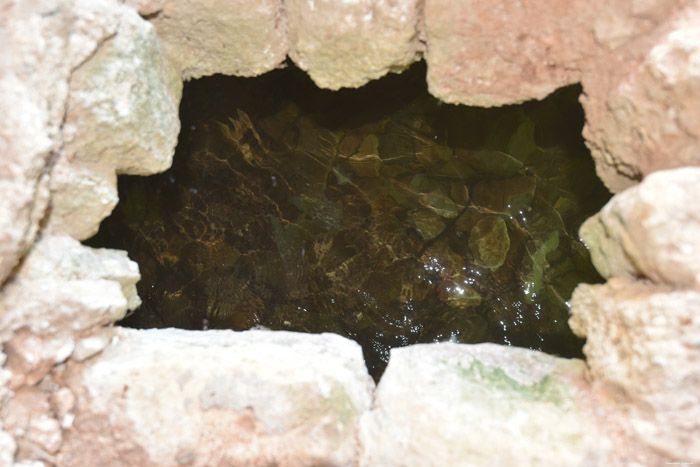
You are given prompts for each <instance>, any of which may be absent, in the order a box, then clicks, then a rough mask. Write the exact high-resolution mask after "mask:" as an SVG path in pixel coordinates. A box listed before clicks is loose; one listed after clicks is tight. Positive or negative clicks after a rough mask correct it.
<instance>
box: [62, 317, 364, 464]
mask: <svg viewBox="0 0 700 467" xmlns="http://www.w3.org/2000/svg"><path fill="white" fill-rule="evenodd" d="M66 378H67V381H69V384H70V385H71V386H72V389H73V391H74V392H75V394H76V396H77V402H76V407H77V408H76V418H75V422H74V424H73V428H72V429H71V430H70V434H69V439H70V441H68V442H67V443H66V444H64V448H63V450H62V452H61V455H60V459H61V460H62V463H63V465H87V464H90V465H98V464H107V465H109V464H111V463H113V462H116V461H117V460H118V459H119V460H123V459H124V458H129V459H130V461H131V462H134V464H132V465H174V464H177V463H180V464H188V465H195V466H200V465H270V464H276V465H353V464H354V460H355V457H356V455H357V453H356V442H355V437H356V434H357V426H358V420H359V417H360V415H361V414H362V413H363V412H364V411H366V410H368V409H369V406H370V403H371V393H372V389H373V383H372V382H371V379H370V378H369V376H368V374H367V370H366V368H365V366H364V362H363V358H362V352H361V349H360V346H359V345H358V344H356V343H355V342H352V341H349V340H347V339H344V338H341V337H339V336H336V335H333V334H321V335H310V334H296V333H288V332H270V331H247V332H244V333H235V332H233V331H206V332H196V331H183V330H176V329H158V330H156V329H152V330H133V329H117V333H116V337H115V338H114V339H113V343H112V344H111V345H110V346H109V347H108V348H107V349H105V351H104V352H103V353H102V354H101V356H100V358H99V359H93V360H90V361H88V362H87V364H86V365H70V368H69V369H67V377H66ZM94 430H99V431H100V436H95V432H94ZM131 456H133V457H131Z"/></svg>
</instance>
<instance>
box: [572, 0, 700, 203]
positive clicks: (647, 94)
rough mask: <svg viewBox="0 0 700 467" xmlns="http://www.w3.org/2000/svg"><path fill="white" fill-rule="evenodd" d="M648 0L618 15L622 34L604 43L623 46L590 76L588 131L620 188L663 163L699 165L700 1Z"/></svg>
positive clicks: (611, 183) (610, 179) (604, 171)
mask: <svg viewBox="0 0 700 467" xmlns="http://www.w3.org/2000/svg"><path fill="white" fill-rule="evenodd" d="M630 3H632V2H620V5H619V6H618V7H617V8H621V7H622V5H627V6H628V8H629V9H631V7H629V4H630ZM646 3H648V5H647V8H646V9H644V8H641V7H640V8H638V10H639V11H640V12H638V13H636V14H635V13H634V12H633V11H629V9H628V11H627V12H626V13H619V14H616V15H613V16H612V17H613V18H616V21H617V22H622V24H617V27H618V28H619V29H621V31H620V33H621V34H622V37H611V38H608V40H606V41H605V42H604V43H605V44H606V45H608V46H611V47H617V49H616V50H615V51H614V52H615V53H610V54H606V55H604V57H603V59H601V60H600V61H598V62H597V63H595V64H591V65H590V68H591V69H590V71H589V72H587V73H585V74H584V76H583V87H584V91H585V96H583V98H582V104H583V106H584V109H585V111H586V126H585V129H584V136H585V137H586V141H587V144H588V146H589V148H590V149H591V152H592V153H593V157H594V159H595V160H596V168H597V171H598V174H599V175H600V177H601V178H602V180H603V181H604V182H605V184H606V185H607V187H608V188H609V189H610V190H611V191H613V192H619V191H622V190H624V189H625V188H627V187H630V186H632V185H634V184H635V183H637V182H638V181H639V180H640V179H641V178H643V177H645V176H646V175H648V174H650V173H652V172H654V171H657V170H662V169H670V168H675V167H681V166H685V165H698V164H700V153H699V152H698V139H699V138H700V109H699V108H698V106H697V105H695V103H696V102H697V101H698V100H699V99H700V70H699V68H698V60H700V58H699V57H700V33H699V32H698V27H697V25H698V22H700V5H699V4H698V3H697V2H687V3H686V4H687V6H686V7H685V8H683V9H679V8H678V7H675V5H674V4H676V3H679V2H673V1H665V0H659V1H649V2H646ZM616 4H617V2H613V3H611V4H610V5H611V7H612V5H616ZM674 7H675V8H674ZM612 8H616V7H612ZM606 10H607V9H606ZM603 11H605V10H603ZM667 16H670V19H668V20H666V21H665V22H664V21H663V20H665V19H666V17H667ZM601 20H603V19H602V18H599V21H601ZM647 31H649V33H648V34H647V35H642V34H643V33H645V32H647ZM625 42H629V45H628V46H626V47H621V46H620V45H619V43H625Z"/></svg>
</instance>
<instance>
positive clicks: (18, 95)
mask: <svg viewBox="0 0 700 467" xmlns="http://www.w3.org/2000/svg"><path fill="white" fill-rule="evenodd" d="M115 5H116V2H115V1H113V0H95V1H90V0H79V1H75V2H64V1H61V0H39V1H34V2H9V3H7V4H6V5H4V6H3V14H2V18H1V19H0V40H1V41H2V43H3V49H2V53H0V69H1V70H2V73H1V74H0V111H1V112H2V114H3V115H4V117H3V118H2V120H0V153H1V154H2V157H1V158H0V192H1V193H2V196H1V197H0V283H2V282H3V281H4V280H5V279H6V278H7V276H8V275H9V273H10V271H11V270H12V268H13V267H14V266H15V265H16V264H17V262H18V261H19V258H20V257H21V256H22V255H23V254H24V253H25V252H26V250H27V249H28V248H29V246H31V244H32V242H33V240H34V237H35V235H36V233H37V230H38V224H39V221H40V220H41V219H42V218H43V217H44V213H45V209H46V206H47V204H48V201H49V190H48V184H49V177H48V168H47V163H48V162H49V161H50V160H51V159H52V158H53V157H55V156H54V154H55V152H56V151H57V150H58V147H59V146H60V143H61V141H60V140H61V131H60V128H61V125H62V123H63V114H64V112H65V107H66V99H67V96H68V79H69V76H70V72H71V70H72V69H73V67H76V66H78V65H79V64H80V63H81V62H82V61H83V60H85V59H86V58H87V57H88V56H89V55H90V54H91V53H92V52H93V51H94V49H95V47H97V44H98V42H100V41H101V40H102V39H103V38H104V37H105V36H106V35H109V34H111V33H113V31H114V28H115V27H116V21H114V17H113V16H112V15H111V14H109V13H108V12H109V11H111V10H112V9H113V7H114V6H115Z"/></svg>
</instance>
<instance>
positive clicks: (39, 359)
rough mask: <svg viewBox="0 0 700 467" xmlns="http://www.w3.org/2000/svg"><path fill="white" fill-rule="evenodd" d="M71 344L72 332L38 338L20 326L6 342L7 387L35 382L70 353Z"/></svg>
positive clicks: (72, 345) (11, 387)
mask: <svg viewBox="0 0 700 467" xmlns="http://www.w3.org/2000/svg"><path fill="white" fill-rule="evenodd" d="M74 347H75V344H74V343H73V340H72V338H71V336H66V335H65V334H63V335H59V336H54V337H51V338H41V337H40V336H36V335H33V334H31V333H30V332H27V330H26V329H23V330H20V331H19V332H17V333H16V334H15V335H14V336H13V337H12V339H10V341H8V342H7V343H5V352H6V354H7V364H6V367H5V368H6V369H7V370H8V371H10V373H11V377H10V382H9V383H10V384H9V387H10V389H13V390H15V389H17V388H18V387H21V386H23V385H28V386H31V385H34V384H36V383H38V382H39V380H41V378H43V377H44V376H46V375H47V374H48V373H49V371H51V369H52V368H53V367H54V365H56V364H57V363H61V362H63V361H65V360H66V359H67V358H68V357H70V355H71V353H72V352H73V348H74Z"/></svg>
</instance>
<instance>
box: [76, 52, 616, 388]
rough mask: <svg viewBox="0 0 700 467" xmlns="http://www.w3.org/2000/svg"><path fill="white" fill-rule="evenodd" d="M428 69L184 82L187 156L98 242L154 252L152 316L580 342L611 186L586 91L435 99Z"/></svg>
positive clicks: (136, 252)
mask: <svg viewBox="0 0 700 467" xmlns="http://www.w3.org/2000/svg"><path fill="white" fill-rule="evenodd" d="M424 75H425V69H424V66H423V65H422V64H418V65H416V66H414V67H413V68H412V69H411V70H409V71H408V72H405V73H403V74H402V75H393V76H389V77H387V78H385V79H382V80H380V81H377V82H374V83H372V84H370V85H368V86H366V87H364V88H362V89H360V90H345V91H340V92H331V91H323V90H318V89H316V88H315V87H314V86H313V84H312V83H311V82H310V81H309V79H308V78H307V77H306V76H305V75H304V74H303V73H301V72H300V71H299V70H296V69H286V70H279V71H275V72H272V73H269V74H267V75H265V76H263V77H259V78H254V79H245V78H231V77H210V78H204V79H200V80H197V81H194V82H192V83H189V84H187V85H186V86H185V92H184V97H183V101H182V106H181V111H180V112H181V120H182V132H181V134H180V141H179V144H178V148H177V152H176V155H175V161H174V165H173V167H172V168H171V169H170V170H168V171H167V172H166V173H164V174H161V175H157V176H153V177H147V178H144V177H120V179H119V196H120V199H121V202H120V203H119V205H118V207H117V209H116V210H115V212H114V213H113V215H112V216H111V217H110V218H108V219H107V220H105V221H104V222H103V224H102V226H101V228H100V232H99V233H98V235H97V236H96V237H94V238H93V239H91V240H90V241H89V242H88V244H90V245H92V246H101V247H112V248H122V249H126V250H127V251H128V252H129V255H130V257H131V258H132V259H134V260H136V261H137V262H138V263H139V265H140V267H141V273H142V276H143V279H142V280H141V282H140V283H139V284H138V289H139V294H140V295H141V297H142V298H143V302H144V303H143V305H142V307H141V308H140V309H139V310H137V311H136V312H135V313H134V314H133V315H131V316H130V317H128V318H126V319H125V320H124V321H123V322H122V324H123V325H126V326H132V327H137V328H148V327H166V326H174V327H180V328H186V329H202V328H231V329H237V330H242V329H248V328H250V327H252V326H265V327H268V328H271V329H286V330H293V331H305V332H314V333H316V332H324V331H329V332H335V333H338V334H341V335H344V336H347V337H350V338H352V339H355V340H356V341H358V342H359V343H360V344H361V345H362V347H363V349H364V352H365V358H366V360H367V363H368V366H369V368H370V372H371V373H372V374H373V375H374V376H375V377H376V376H378V375H379V374H381V372H382V371H383V368H384V366H385V364H386V360H387V358H388V352H389V349H390V348H391V347H396V346H404V345H408V344H413V343H417V342H433V341H444V340H452V341H457V342H465V343H475V342H497V343H505V344H510V345H516V346H523V347H530V348H533V349H539V350H543V351H546V352H550V353H554V354H558V355H561V356H567V357H571V356H581V347H582V342H581V341H580V340H579V339H577V338H576V337H575V336H574V335H573V334H572V333H571V331H570V329H569V327H568V325H567V319H568V304H567V300H568V299H569V297H570V295H571V292H572V290H573V288H574V287H575V285H576V284H578V283H579V282H597V281H600V277H599V276H598V274H597V273H596V272H595V270H594V269H593V267H592V265H591V263H590V260H589V258H588V253H587V251H586V250H585V248H584V246H583V245H582V244H581V243H580V242H579V241H578V240H577V234H576V232H577V229H578V227H579V225H580V223H581V222H582V221H583V220H584V219H585V218H586V217H588V216H589V215H591V214H593V213H594V212H596V211H597V210H598V209H599V208H600V207H601V206H602V205H603V204H604V203H605V201H607V199H608V198H609V196H610V195H609V193H608V192H607V191H606V190H605V188H604V187H603V186H602V184H601V183H600V182H599V181H598V179H597V178H596V176H595V172H594V167H593V163H592V161H591V157H590V154H589V153H588V151H587V150H586V148H585V146H584V145H583V141H582V139H581V136H580V132H581V128H582V125H583V112H582V110H581V107H580V105H579V104H578V101H577V98H578V94H579V93H580V88H578V87H569V88H566V89H562V90H560V91H557V92H556V93H555V94H554V95H552V96H550V97H549V98H547V99H546V100H544V101H541V102H530V103H526V104H524V105H521V106H509V107H503V108H498V109H478V108H470V107H464V106H453V105H446V104H442V103H440V102H438V101H437V100H436V99H434V98H432V97H430V95H429V94H428V93H427V91H426V86H425V80H424Z"/></svg>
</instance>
